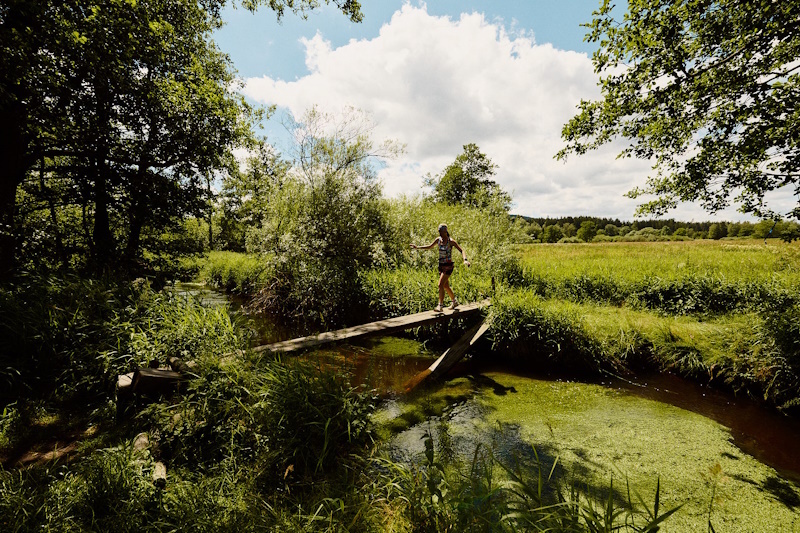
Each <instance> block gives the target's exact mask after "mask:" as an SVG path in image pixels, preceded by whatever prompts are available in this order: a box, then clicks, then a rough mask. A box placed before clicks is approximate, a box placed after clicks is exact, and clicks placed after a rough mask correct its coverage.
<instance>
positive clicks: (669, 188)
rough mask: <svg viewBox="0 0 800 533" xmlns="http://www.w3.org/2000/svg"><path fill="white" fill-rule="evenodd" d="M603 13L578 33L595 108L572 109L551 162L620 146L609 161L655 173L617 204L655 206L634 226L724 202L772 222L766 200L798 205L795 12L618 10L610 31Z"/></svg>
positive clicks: (799, 43) (633, 2) (763, 4)
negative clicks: (782, 197)
mask: <svg viewBox="0 0 800 533" xmlns="http://www.w3.org/2000/svg"><path fill="white" fill-rule="evenodd" d="M613 11H614V6H613V5H612V4H611V2H610V1H609V0H604V1H603V2H602V5H601V6H600V8H599V9H598V10H597V11H595V12H594V14H593V15H594V19H593V20H592V22H591V23H590V24H588V25H587V26H588V28H589V30H590V31H589V33H588V34H587V39H588V40H589V41H591V42H597V43H599V49H598V50H597V51H596V52H595V54H594V56H593V63H594V66H595V71H596V72H597V73H598V74H600V87H601V91H602V95H603V96H602V99H600V100H597V101H582V102H581V103H580V105H579V113H578V114H577V115H576V116H575V117H573V118H572V119H571V120H570V121H569V122H568V123H567V124H566V125H565V126H564V128H563V130H562V137H563V139H564V140H565V141H566V143H567V144H566V147H565V148H564V149H562V150H561V151H560V152H559V153H558V155H557V157H558V158H560V159H564V158H566V157H567V155H568V154H571V153H574V154H583V153H585V152H586V151H588V150H591V149H594V148H597V147H599V146H601V145H603V144H606V143H608V142H610V141H612V140H613V139H615V138H618V137H623V138H625V139H627V140H628V141H629V144H628V146H627V147H626V148H625V149H623V151H622V153H621V154H620V155H621V156H624V157H632V156H635V157H637V158H641V159H646V160H650V161H652V162H653V164H654V170H656V171H657V172H656V174H655V175H654V176H651V177H649V178H648V181H647V186H646V187H645V188H637V189H634V190H633V191H630V192H629V193H628V195H629V196H630V197H632V198H639V197H642V196H643V195H655V200H652V201H648V202H646V203H644V204H643V205H641V206H640V207H639V213H640V214H655V215H661V214H664V213H665V212H666V211H668V210H669V209H672V208H674V207H675V206H677V204H678V203H680V202H699V203H700V204H701V205H702V206H703V208H704V209H706V210H707V211H709V212H711V213H714V212H716V211H719V210H720V209H723V208H725V207H726V206H728V205H730V203H731V202H732V201H733V202H734V203H735V204H738V205H739V210H740V211H742V212H744V213H753V214H755V215H758V216H762V217H772V216H775V213H773V212H771V211H770V210H769V209H768V208H767V205H766V201H765V194H766V193H768V192H769V191H773V190H776V189H781V188H784V187H790V188H793V189H794V192H795V194H796V195H800V143H798V139H800V77H798V76H799V75H798V69H799V68H800V61H798V59H800V31H799V30H800V17H798V16H797V13H799V12H800V2H798V0H783V1H780V2H777V1H770V0H759V1H750V0H629V2H628V11H627V13H626V14H625V15H624V18H623V20H622V21H618V20H616V19H615V18H614V14H613ZM790 214H791V216H793V217H795V218H798V217H800V204H798V205H797V206H795V207H794V209H793V210H792V211H791V213H790Z"/></svg>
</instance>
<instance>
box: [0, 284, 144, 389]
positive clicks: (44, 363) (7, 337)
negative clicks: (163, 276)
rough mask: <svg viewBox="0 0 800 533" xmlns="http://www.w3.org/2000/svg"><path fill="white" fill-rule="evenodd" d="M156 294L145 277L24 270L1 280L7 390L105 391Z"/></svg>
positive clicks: (0, 372)
mask: <svg viewBox="0 0 800 533" xmlns="http://www.w3.org/2000/svg"><path fill="white" fill-rule="evenodd" d="M151 295H152V292H151V291H150V289H149V287H148V286H147V284H146V283H145V282H136V283H134V284H126V283H121V284H116V283H112V282H101V281H96V280H83V279H79V278H76V277H71V276H68V277H65V278H63V279H62V278H56V277H39V276H35V275H25V276H21V277H20V278H18V279H17V280H15V282H14V283H13V284H12V285H8V286H6V287H3V288H0V382H2V383H3V384H4V386H3V391H4V393H3V396H5V393H7V394H9V397H10V398H15V397H20V395H21V394H22V392H23V391H25V393H24V396H25V397H27V398H31V397H33V398H47V399H59V400H67V399H76V398H83V399H93V400H97V399H99V398H104V397H107V395H108V394H110V393H111V392H112V391H113V379H114V377H115V376H116V375H117V374H118V373H120V371H121V370H123V369H126V368H127V365H128V359H127V357H126V354H125V352H126V349H127V344H128V340H129V338H130V333H131V330H132V329H133V324H134V322H135V321H136V320H138V319H139V317H140V316H141V315H142V313H143V312H144V309H145V308H146V307H147V305H148V303H149V299H150V297H151ZM1 399H2V398H0V400H1Z"/></svg>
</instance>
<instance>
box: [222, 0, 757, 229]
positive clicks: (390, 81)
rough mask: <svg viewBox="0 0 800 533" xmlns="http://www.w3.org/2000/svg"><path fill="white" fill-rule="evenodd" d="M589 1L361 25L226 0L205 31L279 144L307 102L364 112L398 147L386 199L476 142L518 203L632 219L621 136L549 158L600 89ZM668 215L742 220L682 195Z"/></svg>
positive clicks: (542, 0) (369, 17)
mask: <svg viewBox="0 0 800 533" xmlns="http://www.w3.org/2000/svg"><path fill="white" fill-rule="evenodd" d="M599 3H600V2H599V0H561V1H557V0H526V1H522V0H517V1H510V0H491V1H490V0H460V1H457V0H437V1H434V0H431V1H430V2H428V3H423V2H419V1H417V0H406V1H401V0H380V1H364V2H362V10H363V13H364V21H363V22H362V23H358V24H357V23H352V22H350V21H349V20H348V19H347V18H346V17H345V16H344V15H342V14H341V13H340V12H339V11H337V10H336V9H335V8H334V7H331V6H323V7H321V8H320V9H318V10H317V11H314V12H311V13H309V14H308V18H307V19H303V18H302V17H300V16H296V15H294V14H292V13H287V14H286V15H285V16H284V19H283V20H282V21H281V22H280V23H279V22H277V21H276V18H275V14H274V13H273V12H271V11H270V10H268V9H266V8H262V9H261V10H259V11H258V12H257V13H255V14H252V13H250V12H249V11H247V10H244V9H241V8H239V9H233V8H231V7H228V8H227V9H226V10H225V11H224V13H223V18H224V20H225V21H226V26H225V27H224V28H222V29H221V30H219V31H218V32H217V33H216V34H215V36H214V39H215V41H216V42H217V44H218V46H219V47H220V49H221V50H222V51H224V52H226V53H227V54H229V55H230V57H231V59H232V61H233V64H234V66H235V68H236V69H237V71H238V74H239V76H240V77H241V79H242V82H243V89H242V93H243V94H244V95H245V96H246V97H247V98H248V99H249V100H250V101H251V102H254V103H258V104H262V105H275V106H277V109H278V112H277V113H276V115H275V116H274V117H273V118H272V119H270V120H269V121H267V123H265V125H264V133H265V134H266V135H267V138H268V140H269V142H270V143H272V144H274V145H275V146H276V147H277V148H278V149H279V150H281V151H282V152H284V153H288V152H289V151H290V140H289V137H288V135H287V134H286V131H285V129H284V128H283V126H282V125H281V120H282V118H284V117H287V116H294V117H296V118H301V117H302V116H303V113H304V112H305V111H306V110H308V109H309V108H311V107H312V106H316V107H317V109H319V110H321V111H323V112H326V113H330V114H331V115H332V116H334V117H336V116H341V114H342V113H343V112H344V110H345V109H347V108H348V107H354V108H357V109H359V110H361V111H363V112H364V113H366V114H368V116H369V117H371V120H372V122H373V124H374V129H373V131H372V135H373V138H374V140H375V141H376V142H377V143H380V142H381V141H383V140H385V139H391V140H394V141H396V142H398V143H401V144H404V145H405V146H406V150H405V153H404V154H403V155H401V156H400V157H397V158H395V159H391V160H387V161H385V162H384V164H383V165H382V166H381V169H380V171H379V178H380V179H381V181H382V183H383V188H384V193H385V194H386V195H387V196H392V197H396V196H399V195H414V194H418V193H420V192H421V191H422V188H421V187H422V179H423V177H424V176H425V175H426V174H434V175H435V174H437V173H439V172H441V171H442V170H443V169H444V168H445V167H446V166H447V165H448V164H449V163H451V162H452V161H453V160H454V159H455V157H456V156H457V155H458V154H459V153H461V151H462V147H463V145H465V144H467V143H475V144H477V145H478V146H479V148H480V149H481V150H482V151H483V152H484V153H485V154H486V155H487V156H489V158H491V159H492V161H493V162H494V163H495V164H497V165H498V171H497V174H496V176H495V180H496V181H497V182H498V183H499V184H500V185H501V187H503V189H505V190H506V191H509V192H511V193H512V195H513V198H514V207H513V209H512V211H513V212H515V213H519V214H523V215H528V216H552V217H555V216H567V215H593V216H605V217H613V218H620V219H623V220H631V219H632V218H633V215H634V211H635V208H636V201H635V200H631V199H629V198H626V197H625V196H624V194H625V192H627V191H629V190H631V189H632V188H634V187H636V186H643V185H644V184H645V180H646V177H647V175H648V174H649V173H651V169H650V165H649V163H648V162H646V161H637V160H630V159H624V160H623V159H617V158H616V155H617V154H618V153H619V151H620V149H621V147H622V144H620V143H619V142H616V143H612V144H611V145H609V146H606V147H604V148H602V149H600V150H598V151H596V152H593V153H590V154H588V155H586V156H581V157H571V158H569V159H568V160H567V161H566V162H562V161H556V160H555V159H554V158H553V156H554V155H555V153H556V152H557V151H558V150H559V149H560V148H561V147H562V146H563V143H562V141H561V139H560V131H561V127H562V126H563V124H564V123H565V122H566V121H567V120H569V118H570V117H571V116H572V115H573V114H574V113H575V109H576V105H577V104H578V103H579V102H580V100H581V99H596V98H598V97H599V96H600V93H599V89H598V88H597V81H598V80H597V75H596V74H595V73H594V69H593V66H592V64H591V54H592V52H593V51H594V49H595V44H594V43H587V42H585V41H584V36H585V34H586V28H583V27H581V24H582V23H587V22H589V21H590V20H591V13H592V11H593V10H595V9H596V8H597V6H598V5H599ZM618 3H619V4H622V5H624V4H625V3H624V2H618ZM618 11H619V12H620V15H621V14H622V12H621V11H620V10H618ZM669 216H672V217H675V218H678V219H681V220H709V219H712V220H713V219H721V220H744V219H747V218H746V217H743V215H741V214H740V213H738V212H736V211H735V210H733V209H730V210H726V211H724V212H722V213H720V214H718V215H716V216H713V217H712V216H710V215H708V214H706V213H704V212H703V211H702V210H701V209H700V208H699V207H698V206H692V205H687V206H682V207H680V208H679V209H678V210H676V211H675V212H673V213H671V214H670V215H669Z"/></svg>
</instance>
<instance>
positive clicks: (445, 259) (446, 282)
mask: <svg viewBox="0 0 800 533" xmlns="http://www.w3.org/2000/svg"><path fill="white" fill-rule="evenodd" d="M437 245H438V246H439V305H437V306H436V307H434V309H433V310H434V311H436V312H437V313H440V312H441V311H442V306H443V305H444V293H445V292H447V294H448V296H450V300H452V302H453V303H451V304H450V309H455V308H456V307H458V300H456V295H455V294H453V289H451V288H450V275H451V274H452V273H453V267H454V266H455V265H454V264H453V257H452V252H453V248H455V249H456V250H458V251H459V252H461V259H463V260H464V264H465V265H467V266H469V265H470V263H469V261H467V254H466V253H464V250H462V249H461V246H459V245H458V243H457V242H456V241H455V240H454V239H451V238H450V233H449V232H448V231H447V224H439V236H438V237H437V238H436V240H434V241H433V242H432V243H430V244H429V245H428V246H417V245H416V244H412V245H411V248H413V249H414V250H430V249H431V248H433V247H434V246H437Z"/></svg>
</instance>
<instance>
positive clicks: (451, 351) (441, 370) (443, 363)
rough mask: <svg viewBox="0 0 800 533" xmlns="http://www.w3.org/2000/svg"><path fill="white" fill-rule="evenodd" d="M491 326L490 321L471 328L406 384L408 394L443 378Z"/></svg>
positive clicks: (487, 320)
mask: <svg viewBox="0 0 800 533" xmlns="http://www.w3.org/2000/svg"><path fill="white" fill-rule="evenodd" d="M490 326H491V321H490V320H489V319H486V320H484V321H483V322H482V323H481V324H478V325H477V326H475V327H473V328H470V329H469V330H468V331H467V332H466V333H464V335H462V337H461V338H460V339H458V341H456V343H455V344H454V345H452V346H451V347H450V348H448V349H447V350H446V351H445V352H444V353H443V354H442V355H441V356H440V357H439V358H438V359H437V360H436V361H435V362H434V363H433V364H432V365H431V366H429V367H428V368H427V369H425V370H423V371H422V372H420V373H419V374H417V375H416V376H414V377H413V378H411V379H410V380H408V381H407V382H406V384H405V389H406V392H411V391H412V390H413V389H414V388H416V387H418V386H419V385H421V384H422V383H423V382H425V381H430V380H434V379H437V378H439V377H441V376H443V375H444V374H445V373H446V372H447V371H448V370H450V369H451V368H453V366H454V365H455V364H456V363H457V362H459V361H460V360H461V359H462V358H463V357H464V356H465V355H466V354H467V351H469V349H470V348H472V346H473V345H474V344H475V343H476V342H478V339H480V338H481V337H482V336H483V334H484V333H486V332H487V331H488V329H489V327H490Z"/></svg>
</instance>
